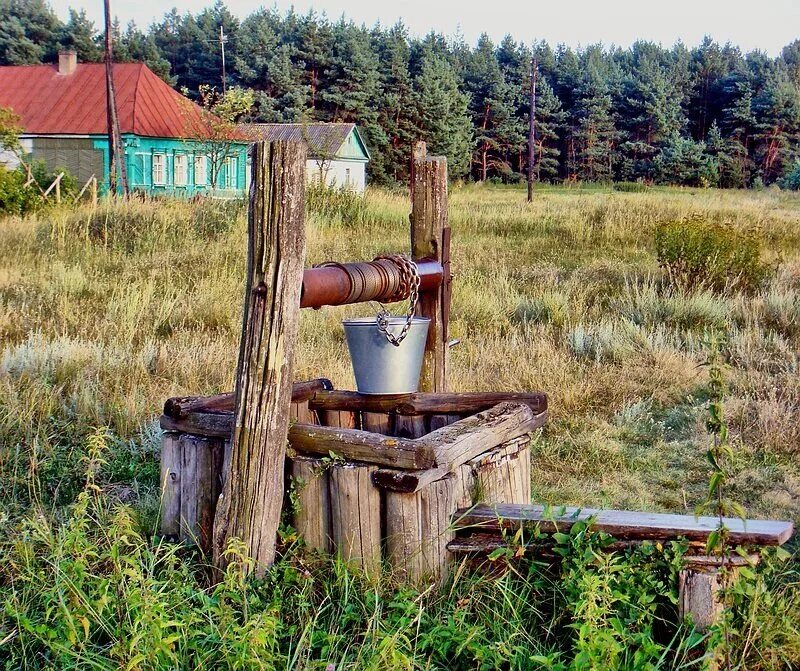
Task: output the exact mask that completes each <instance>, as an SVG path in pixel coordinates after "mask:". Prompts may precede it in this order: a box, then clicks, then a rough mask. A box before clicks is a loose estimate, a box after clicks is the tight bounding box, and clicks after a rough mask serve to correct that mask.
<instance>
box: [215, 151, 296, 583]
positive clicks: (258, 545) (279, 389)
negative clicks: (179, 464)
mask: <svg viewBox="0 0 800 671" xmlns="http://www.w3.org/2000/svg"><path fill="white" fill-rule="evenodd" d="M251 157H252V161H251V162H252V170H253V177H252V183H251V186H250V208H249V212H248V254H247V281H246V285H245V301H244V302H245V307H244V316H243V321H242V336H241V343H240V349H239V363H238V366H237V371H236V401H235V428H234V433H233V441H232V444H231V455H230V459H226V463H229V464H230V470H229V472H228V473H227V474H226V477H225V485H224V489H223V494H222V497H221V498H220V504H219V506H218V507H217V518H216V524H215V529H214V556H215V563H216V564H217V566H218V567H219V568H223V567H224V566H225V564H226V563H227V562H226V558H225V555H224V551H225V548H226V545H227V543H228V541H229V540H231V539H233V538H238V539H240V540H242V541H243V543H244V545H245V547H246V548H247V551H248V554H249V555H250V557H251V558H252V559H253V560H254V562H255V572H256V574H257V575H259V576H263V575H264V573H265V572H266V570H267V568H268V567H269V566H270V565H271V564H272V562H273V561H274V558H275V542H276V534H277V530H278V523H279V521H280V514H281V505H282V501H283V488H284V457H285V453H286V434H287V430H288V426H289V404H290V403H291V398H292V365H293V359H294V349H295V341H296V339H297V333H298V325H299V316H300V287H301V284H302V280H303V262H304V257H305V169H306V148H305V146H304V145H303V144H301V143H293V142H284V141H276V142H271V143H265V142H259V143H256V144H254V145H253V147H252V149H251Z"/></svg>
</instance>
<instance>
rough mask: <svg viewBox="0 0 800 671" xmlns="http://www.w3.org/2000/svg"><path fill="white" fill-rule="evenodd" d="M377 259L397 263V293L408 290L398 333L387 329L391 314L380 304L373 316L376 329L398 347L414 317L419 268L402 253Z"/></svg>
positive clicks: (417, 297) (417, 294)
mask: <svg viewBox="0 0 800 671" xmlns="http://www.w3.org/2000/svg"><path fill="white" fill-rule="evenodd" d="M378 258H379V259H388V260H390V261H392V262H393V263H394V264H395V265H397V267H398V269H399V270H400V288H399V290H398V293H401V294H402V293H405V292H406V290H407V291H408V310H406V321H405V324H403V328H402V329H401V330H400V333H399V334H398V335H397V336H395V335H394V334H393V333H391V332H390V331H389V320H390V318H391V316H392V315H391V314H390V313H389V311H388V310H387V309H386V308H385V307H384V306H383V305H382V304H381V309H380V312H378V315H377V316H376V317H375V322H376V323H377V325H378V330H379V331H380V332H381V333H383V335H384V336H385V337H386V340H388V341H389V342H390V343H391V344H392V345H394V346H395V347H400V343H401V342H403V340H405V338H406V336H407V335H408V331H409V330H410V329H411V321H412V320H413V319H414V313H415V312H416V310H417V301H418V299H419V269H418V268H417V264H416V263H414V261H412V260H411V259H410V258H409V257H408V256H405V255H402V254H393V255H391V256H379V257H378Z"/></svg>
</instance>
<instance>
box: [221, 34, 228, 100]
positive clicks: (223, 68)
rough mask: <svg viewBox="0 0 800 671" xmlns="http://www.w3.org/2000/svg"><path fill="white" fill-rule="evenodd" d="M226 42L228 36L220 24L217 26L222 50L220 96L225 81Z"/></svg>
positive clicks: (223, 92) (223, 91)
mask: <svg viewBox="0 0 800 671" xmlns="http://www.w3.org/2000/svg"><path fill="white" fill-rule="evenodd" d="M227 41H228V36H227V35H226V34H225V31H224V30H223V29H222V24H220V26H219V45H220V47H221V48H222V95H223V96H224V95H225V80H226V79H227V77H226V76H225V43H226V42H227Z"/></svg>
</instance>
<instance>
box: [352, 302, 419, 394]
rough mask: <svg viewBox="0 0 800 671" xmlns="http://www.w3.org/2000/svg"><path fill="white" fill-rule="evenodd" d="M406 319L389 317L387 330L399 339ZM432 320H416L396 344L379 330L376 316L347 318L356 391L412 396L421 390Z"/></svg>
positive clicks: (413, 320) (416, 318)
mask: <svg viewBox="0 0 800 671" xmlns="http://www.w3.org/2000/svg"><path fill="white" fill-rule="evenodd" d="M405 323H406V318H405V317H389V318H388V324H387V329H388V331H389V332H390V333H392V334H393V335H395V336H399V335H400V332H401V331H402V330H403V327H404V325H405ZM430 323H431V320H430V319H429V318H427V317H414V318H412V319H411V326H410V328H409V329H408V333H407V335H406V337H405V338H404V339H403V340H402V342H401V343H400V344H399V345H393V344H392V343H391V342H389V340H387V338H386V335H385V334H384V333H382V332H381V331H380V329H379V328H378V325H377V323H376V321H375V317H357V318H354V319H345V320H344V321H343V322H342V324H343V325H344V334H345V338H346V339H347V348H348V349H349V350H350V359H351V360H352V362H353V373H354V374H355V378H356V389H358V391H359V392H360V393H362V394H409V393H413V392H415V391H417V390H418V389H419V376H420V371H421V370H422V359H423V356H424V354H425V341H426V340H427V339H428V327H429V326H430Z"/></svg>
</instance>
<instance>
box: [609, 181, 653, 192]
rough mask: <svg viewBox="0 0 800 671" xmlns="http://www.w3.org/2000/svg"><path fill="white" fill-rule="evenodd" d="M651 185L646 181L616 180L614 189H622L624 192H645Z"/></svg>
mask: <svg viewBox="0 0 800 671" xmlns="http://www.w3.org/2000/svg"><path fill="white" fill-rule="evenodd" d="M649 188H650V187H649V186H647V184H645V183H644V182H615V183H614V191H622V192H623V193H644V192H645V191H647V190H648V189H649Z"/></svg>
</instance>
